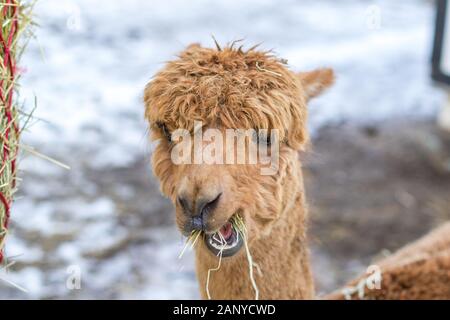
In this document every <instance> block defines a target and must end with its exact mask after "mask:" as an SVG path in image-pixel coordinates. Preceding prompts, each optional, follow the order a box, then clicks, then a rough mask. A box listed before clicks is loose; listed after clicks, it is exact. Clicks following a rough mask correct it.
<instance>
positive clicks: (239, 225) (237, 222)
mask: <svg viewBox="0 0 450 320" xmlns="http://www.w3.org/2000/svg"><path fill="white" fill-rule="evenodd" d="M232 224H233V226H236V229H237V230H238V232H239V233H240V234H241V237H242V239H243V240H244V246H245V252H246V254H247V261H248V272H249V277H250V282H251V284H252V287H253V289H254V290H255V300H259V289H258V286H257V285H256V281H255V275H254V273H253V268H257V270H258V273H259V274H260V275H262V274H261V269H260V268H259V266H258V265H257V264H255V263H254V262H253V258H252V255H251V254H250V250H249V248H248V241H247V228H246V227H245V224H244V220H243V219H242V217H241V216H240V215H238V214H236V215H234V216H233V218H232Z"/></svg>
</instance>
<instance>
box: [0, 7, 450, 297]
mask: <svg viewBox="0 0 450 320" xmlns="http://www.w3.org/2000/svg"><path fill="white" fill-rule="evenodd" d="M35 15H36V21H37V23H38V24H39V25H40V26H39V28H38V29H37V30H36V36H37V38H36V40H32V41H31V42H30V45H29V47H28V49H27V51H26V52H25V55H24V56H23V59H22V68H23V70H24V74H23V77H22V79H21V86H22V87H21V98H22V99H23V100H25V108H26V109H27V110H31V109H32V107H33V105H34V97H35V96H36V97H37V110H36V111H35V113H34V116H35V119H34V121H33V125H32V126H31V127H30V128H29V130H28V132H26V133H25V134H24V136H23V139H24V142H25V143H26V144H28V145H30V146H32V147H34V148H35V149H36V150H38V151H39V152H41V153H43V154H45V155H47V156H50V157H52V158H55V159H57V160H59V161H61V162H63V163H65V164H67V165H69V166H70V167H71V170H70V171H68V170H65V169H63V168H61V167H59V166H56V165H55V164H53V163H51V162H48V161H45V160H42V159H39V158H37V157H35V156H31V155H27V154H24V155H23V156H22V160H21V163H20V166H21V169H22V172H21V174H20V177H21V178H22V180H23V181H22V183H21V189H20V193H19V196H18V197H17V199H16V202H15V204H14V208H13V212H12V223H11V227H10V235H9V238H8V241H7V245H6V253H7V255H8V256H9V257H10V259H12V260H14V261H16V263H15V265H14V266H12V267H11V268H10V269H9V270H2V271H0V299H8V298H68V299H75V298H97V299H103V298H105V299H106V298H117V299H119V298H120V299H129V298H144V299H179V298H194V299H195V298H198V297H199V294H198V289H197V282H196V279H195V273H194V264H193V254H192V252H188V253H187V254H185V255H184V256H183V258H182V259H178V255H179V253H180V251H181V249H182V248H183V244H184V239H183V238H182V237H181V235H180V234H179V233H178V232H177V230H176V229H175V226H174V222H173V220H174V213H173V209H172V207H171V204H170V203H169V202H168V201H167V200H166V199H164V198H163V197H162V196H161V195H160V192H159V187H158V183H157V181H156V180H155V178H154V177H153V176H152V173H151V170H150V164H149V160H150V155H151V152H152V145H151V144H150V142H149V141H148V138H147V132H146V130H147V127H146V123H145V121H144V119H143V112H144V108H143V103H142V93H143V88H144V86H145V84H146V83H147V82H148V81H149V80H150V79H151V77H152V75H153V74H154V73H155V71H157V70H158V69H159V68H161V67H162V66H163V64H164V62H165V61H167V60H170V59H173V58H174V57H175V54H176V53H178V52H179V51H181V50H182V49H183V48H184V47H185V46H187V45H188V44H190V43H192V42H200V43H201V44H202V45H204V46H210V47H212V46H213V45H214V43H213V40H212V38H211V35H214V37H215V38H216V39H217V40H218V41H219V43H221V44H224V43H227V42H231V41H233V40H237V39H245V41H244V43H245V44H246V45H247V47H250V46H252V45H254V44H256V43H260V42H261V43H262V45H261V47H262V48H263V49H274V50H275V52H276V53H277V54H278V55H279V56H280V57H282V58H285V59H287V60H288V62H289V65H290V67H291V68H292V69H293V70H297V71H300V70H310V69H314V68H317V67H321V66H329V67H333V68H334V69H335V71H336V74H337V82H336V85H335V86H334V87H333V88H332V89H331V90H330V91H328V92H327V93H326V94H325V95H324V96H322V97H320V98H318V99H316V100H314V101H313V102H311V104H310V106H309V108H310V118H309V130H310V131H311V133H312V137H313V148H312V149H311V150H310V151H309V152H307V153H306V154H303V155H302V161H303V162H304V167H305V175H306V190H307V197H308V200H309V205H310V247H311V252H312V260H313V270H314V276H315V279H316V286H317V292H318V293H319V294H321V293H324V292H330V291H332V290H334V289H336V288H339V287H340V286H342V285H344V284H345V282H346V281H347V280H349V279H350V278H351V277H353V276H355V275H357V274H359V273H362V272H364V271H365V269H366V267H367V265H368V264H370V263H371V261H373V260H374V259H376V258H379V257H382V256H383V255H386V254H389V252H392V251H393V250H395V249H397V248H399V247H400V246H402V245H404V244H405V243H407V242H409V241H411V240H413V239H416V238H417V237H419V236H421V235H423V234H424V233H426V232H427V231H428V230H430V229H431V228H433V227H435V226H437V225H439V224H441V223H442V222H443V221H446V220H449V218H450V209H449V208H450V175H449V174H448V172H447V171H446V170H450V169H449V168H448V167H449V165H448V163H449V162H448V161H449V160H448V159H449V158H450V156H449V153H448V146H449V143H448V141H449V140H448V134H446V133H445V132H444V131H443V130H441V129H439V128H438V127H437V125H436V117H437V113H438V111H439V109H440V108H441V107H442V106H443V105H444V103H445V101H446V93H445V91H444V90H442V89H438V88H437V87H436V86H435V85H433V83H432V80H431V78H430V73H431V71H430V69H431V66H430V59H431V49H432V42H433V32H434V18H435V2H434V1H425V0H397V1H391V0H379V1H369V0H367V1H364V0H340V1H333V0H302V1H300V0H297V1H294V0H286V1H274V0H271V1H269V0H245V1H244V0H242V1H229V0H217V1H206V0H205V1H200V0H191V1H183V0H173V1H143V0H142V1H137V0H128V1H119V0H96V1H91V0H77V1H75V0H74V1H72V0H38V1H37V5H36V9H35ZM446 139H447V140H446ZM446 141H447V142H446ZM446 146H447V148H446ZM74 270H78V271H79V272H80V274H81V288H80V289H74V290H71V288H70V286H69V288H68V287H67V285H66V284H67V283H66V282H67V279H68V278H69V277H70V276H71V275H73V272H74ZM1 279H7V280H8V281H12V282H14V283H16V284H18V285H20V286H22V287H24V288H25V289H26V290H27V291H28V292H27V293H25V292H22V291H20V290H18V289H16V288H13V287H11V286H9V285H8V284H7V283H6V282H5V281H2V280H1Z"/></svg>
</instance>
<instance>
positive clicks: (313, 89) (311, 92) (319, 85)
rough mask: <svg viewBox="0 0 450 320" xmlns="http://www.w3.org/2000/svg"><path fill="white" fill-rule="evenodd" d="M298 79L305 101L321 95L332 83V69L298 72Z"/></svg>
mask: <svg viewBox="0 0 450 320" xmlns="http://www.w3.org/2000/svg"><path fill="white" fill-rule="evenodd" d="M298 77H299V79H300V81H301V83H302V86H303V90H304V93H305V98H306V101H308V100H309V99H311V98H314V97H316V96H318V95H319V94H321V93H322V92H323V91H324V90H325V89H327V88H328V87H330V86H331V85H332V84H333V83H334V72H333V69H328V68H325V69H317V70H313V71H309V72H300V73H298Z"/></svg>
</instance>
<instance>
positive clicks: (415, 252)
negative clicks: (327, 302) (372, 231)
mask: <svg viewBox="0 0 450 320" xmlns="http://www.w3.org/2000/svg"><path fill="white" fill-rule="evenodd" d="M375 264H376V265H377V266H379V267H380V271H381V279H382V280H381V285H380V288H379V289H375V288H372V289H369V288H368V287H367V286H364V294H363V297H362V298H363V299H402V300H406V299H407V300H413V299H415V300H417V299H450V223H449V222H447V223H446V224H444V225H443V226H441V227H439V228H437V229H435V230H433V231H431V232H430V233H429V234H427V235H426V236H424V237H423V238H421V239H419V240H417V241H415V242H413V243H411V244H409V245H407V246H405V247H404V248H402V249H400V250H398V251H397V252H396V253H394V254H393V255H391V256H389V257H388V258H385V259H383V260H381V261H379V262H375ZM365 277H366V275H362V276H360V277H359V278H357V279H356V280H353V281H351V282H350V283H349V284H348V285H347V287H354V286H355V285H356V284H357V283H358V282H360V281H361V280H363V281H364V279H365ZM325 299H337V300H343V299H345V296H344V294H343V293H342V291H337V292H335V293H332V294H330V295H328V296H325ZM351 299H360V297H359V296H358V294H357V293H354V294H352V295H351Z"/></svg>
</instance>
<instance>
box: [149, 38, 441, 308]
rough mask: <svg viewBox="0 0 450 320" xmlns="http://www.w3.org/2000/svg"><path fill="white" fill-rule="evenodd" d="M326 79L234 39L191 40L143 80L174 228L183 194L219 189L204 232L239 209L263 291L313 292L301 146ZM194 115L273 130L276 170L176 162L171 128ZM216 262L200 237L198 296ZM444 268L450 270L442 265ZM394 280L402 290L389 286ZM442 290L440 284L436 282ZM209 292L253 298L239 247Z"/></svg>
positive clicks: (188, 125)
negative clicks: (205, 44)
mask: <svg viewBox="0 0 450 320" xmlns="http://www.w3.org/2000/svg"><path fill="white" fill-rule="evenodd" d="M333 81H334V76H333V71H332V70H330V69H319V70H316V71H312V72H303V73H294V72H293V71H291V70H289V69H288V68H287V66H286V62H285V61H283V60H281V59H278V58H276V57H275V56H273V55H272V54H271V53H270V52H261V51H257V50H256V49H255V48H252V49H249V50H246V51H243V50H242V49H241V48H237V49H236V48H233V46H228V47H225V48H219V47H218V48H217V49H208V48H202V47H200V46H199V45H198V44H193V45H190V46H189V47H188V48H187V49H186V50H185V51H183V52H182V53H181V54H180V55H179V56H178V58H177V59H175V60H173V61H170V62H168V63H167V64H166V65H165V67H164V68H163V69H162V70H161V71H160V72H158V73H157V74H156V75H155V76H154V78H153V79H152V81H151V82H150V83H149V84H148V85H147V87H146V88H145V92H144V101H145V107H146V111H145V116H146V118H147V120H148V121H149V124H150V128H151V133H152V138H153V139H154V140H159V144H158V145H157V147H156V149H155V151H154V153H153V158H152V166H153V170H154V173H155V175H156V177H158V179H159V180H160V182H161V190H162V192H163V194H165V195H166V196H167V197H169V198H170V199H171V200H172V202H173V204H174V206H175V209H176V222H177V225H178V227H179V229H180V231H181V232H182V233H184V234H187V233H186V225H187V224H188V222H189V217H188V216H187V215H186V213H185V211H183V205H182V204H180V201H179V196H180V194H181V195H183V196H186V195H187V197H188V198H189V199H194V200H193V203H192V207H194V206H196V205H197V204H196V201H197V200H198V199H204V198H207V199H211V198H214V197H215V196H216V195H217V194H219V195H220V201H217V203H215V206H214V211H213V212H212V213H211V214H209V215H208V221H207V226H208V230H207V231H208V232H214V231H217V230H218V229H219V228H220V227H221V226H223V225H224V224H225V223H226V222H227V221H228V220H229V219H230V218H231V217H232V216H233V215H234V214H235V213H237V212H238V213H239V214H240V215H241V216H242V217H243V219H244V223H245V225H246V228H247V231H248V244H249V250H250V252H251V255H252V257H253V260H254V262H255V264H256V265H257V268H255V281H256V284H257V286H258V288H259V293H260V296H259V298H260V299H313V298H314V297H315V294H314V287H313V280H312V274H311V269H310V261H309V252H308V246H307V239H306V225H307V206H306V203H305V196H304V186H303V176H302V170H301V163H300V161H299V159H298V151H299V150H302V149H304V148H305V146H307V144H308V134H307V131H306V118H307V108H306V103H307V101H308V100H309V99H310V98H312V97H315V96H317V95H319V94H320V93H321V92H322V91H323V90H324V89H326V88H327V87H329V86H330V85H331V84H332V83H333ZM194 121H202V125H203V127H204V128H216V129H219V130H222V131H223V130H225V129H278V130H279V133H280V147H279V170H278V172H277V173H276V174H274V175H261V174H260V168H261V166H260V165H259V164H245V165H242V164H241V165H231V164H227V165H223V164H222V165H219V164H213V165H211V164H209V165H208V164H179V165H175V164H174V163H173V162H172V160H171V150H172V149H173V147H174V145H175V143H176V142H173V141H170V140H171V139H170V137H171V133H172V132H173V131H174V130H175V129H178V128H184V129H187V130H189V131H190V132H191V133H193V132H194ZM195 130H197V129H195ZM248 143H249V142H248ZM205 219H206V218H205ZM436 257H437V256H436ZM439 257H440V258H439V259H441V260H436V262H431V261H428V260H425V261H424V262H423V263H422V264H420V263H419V262H418V263H417V265H422V266H423V267H422V269H421V270H435V274H437V275H438V274H439V272H441V271H439V270H440V268H441V267H442V266H443V264H438V262H439V263H441V261H442V260H445V259H444V258H445V257H441V256H439ZM217 264H218V257H217V256H215V255H214V254H212V253H211V252H210V251H209V250H208V249H207V247H206V245H205V244H204V242H203V241H198V242H197V244H196V269H197V278H198V281H199V284H200V290H201V294H202V297H203V298H207V294H206V279H207V274H208V270H209V269H212V268H216V267H217ZM433 266H435V268H434V269H433ZM446 266H447V268H446V270H449V268H448V264H447V265H446ZM414 270H415V269H414ZM259 271H260V272H259ZM408 274H411V272H409V273H408ZM447 275H448V274H447ZM400 277H401V275H400V274H394V273H393V276H392V278H386V279H389V281H390V282H389V283H397V281H398V279H400ZM405 277H407V278H408V275H405ZM431 277H433V275H431ZM442 277H443V275H441V277H440V278H442ZM409 279H412V278H411V277H409ZM423 279H424V281H430V280H429V279H428V278H423ZM436 279H437V278H436ZM447 280H448V278H447ZM386 281H388V280H386ZM436 282H439V281H436ZM386 283H387V282H386ZM401 283H403V282H401ZM401 285H402V284H400V283H399V286H401ZM437 285H438V284H436V286H437ZM392 288H393V290H399V289H398V287H395V286H394V285H393V286H392ZM439 288H442V289H440V290H444V289H443V287H442V285H440V286H439ZM447 288H448V287H447ZM389 290H390V289H389ZM209 291H210V293H211V297H212V298H213V299H253V298H254V297H255V291H254V289H253V287H252V285H251V282H250V277H249V267H248V261H247V256H246V254H245V250H243V249H241V250H240V252H238V253H237V254H236V255H234V256H233V257H228V258H223V260H222V263H221V268H220V270H218V271H216V272H212V273H211V278H210V285H209ZM447 296H448V295H447ZM388 297H400V295H397V296H395V294H393V295H392V296H388Z"/></svg>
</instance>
